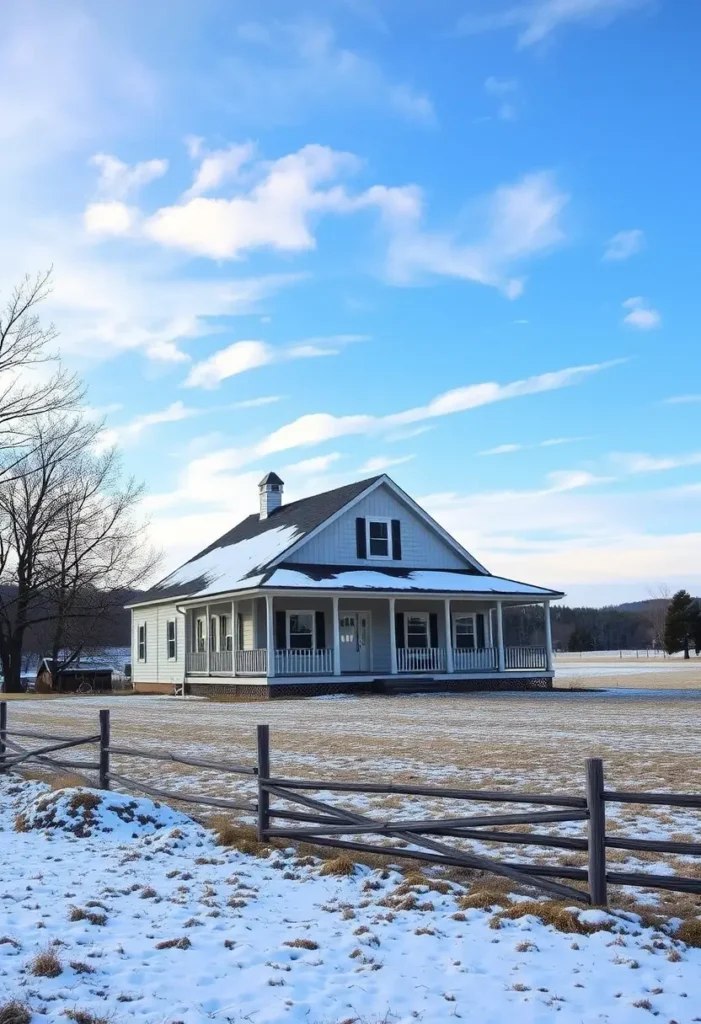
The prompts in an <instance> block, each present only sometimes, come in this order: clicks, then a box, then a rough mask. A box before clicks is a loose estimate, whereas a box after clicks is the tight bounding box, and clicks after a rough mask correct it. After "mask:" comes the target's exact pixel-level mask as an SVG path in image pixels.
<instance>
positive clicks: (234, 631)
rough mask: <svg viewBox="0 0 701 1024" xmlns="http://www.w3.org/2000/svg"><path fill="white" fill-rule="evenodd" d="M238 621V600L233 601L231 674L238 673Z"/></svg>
mask: <svg viewBox="0 0 701 1024" xmlns="http://www.w3.org/2000/svg"><path fill="white" fill-rule="evenodd" d="M237 626H238V622H237V620H236V601H232V602H231V674H232V676H235V675H236V647H237V641H238V636H237V633H238V629H237Z"/></svg>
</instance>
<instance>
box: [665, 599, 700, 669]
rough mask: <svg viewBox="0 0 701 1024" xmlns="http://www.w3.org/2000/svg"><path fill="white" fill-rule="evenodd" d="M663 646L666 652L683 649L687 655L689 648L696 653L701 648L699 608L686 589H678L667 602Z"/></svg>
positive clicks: (671, 652) (674, 652)
mask: <svg viewBox="0 0 701 1024" xmlns="http://www.w3.org/2000/svg"><path fill="white" fill-rule="evenodd" d="M664 647H665V650H666V651H667V653H668V654H676V652H677V651H684V657H685V658H688V657H689V648H690V647H693V648H694V649H695V651H696V653H697V654H698V653H699V650H700V649H701V610H700V609H699V604H698V601H695V600H694V599H693V598H692V596H691V594H689V593H688V591H686V590H678V591H677V593H676V594H675V595H674V597H673V598H672V600H671V601H670V603H669V608H668V609H667V617H666V619H665V625H664Z"/></svg>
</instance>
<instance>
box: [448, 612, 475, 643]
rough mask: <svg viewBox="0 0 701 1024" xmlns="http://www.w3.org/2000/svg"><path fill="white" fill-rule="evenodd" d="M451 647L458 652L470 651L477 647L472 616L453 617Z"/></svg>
mask: <svg viewBox="0 0 701 1024" xmlns="http://www.w3.org/2000/svg"><path fill="white" fill-rule="evenodd" d="M453 645H454V647H456V648H457V649H458V650H465V649H468V648H469V649H472V648H474V647H476V646H477V644H476V640H475V617H474V615H454V616H453Z"/></svg>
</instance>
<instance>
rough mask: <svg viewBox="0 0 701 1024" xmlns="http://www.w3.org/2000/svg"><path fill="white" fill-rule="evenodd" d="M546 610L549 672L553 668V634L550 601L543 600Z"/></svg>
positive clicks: (546, 659) (547, 666)
mask: <svg viewBox="0 0 701 1024" xmlns="http://www.w3.org/2000/svg"><path fill="white" fill-rule="evenodd" d="M543 610H544V612H545V667H546V669H547V670H548V672H552V670H553V635H552V629H551V627H550V602H549V601H543Z"/></svg>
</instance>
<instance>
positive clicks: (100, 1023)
mask: <svg viewBox="0 0 701 1024" xmlns="http://www.w3.org/2000/svg"><path fill="white" fill-rule="evenodd" d="M63 1016H64V1017H68V1019H69V1020H73V1021H75V1024H109V1021H110V1019H109V1017H97V1016H96V1015H95V1014H94V1013H90V1011H89V1010H64V1011H63Z"/></svg>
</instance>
